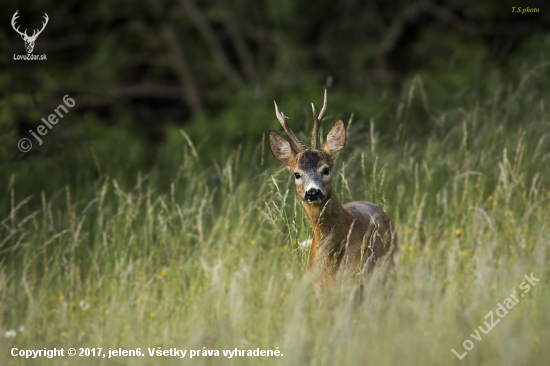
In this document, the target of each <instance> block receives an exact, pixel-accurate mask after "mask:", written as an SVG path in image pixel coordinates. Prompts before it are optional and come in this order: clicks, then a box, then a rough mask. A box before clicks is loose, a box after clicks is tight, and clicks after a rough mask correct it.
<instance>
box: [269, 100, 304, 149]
mask: <svg viewBox="0 0 550 366" xmlns="http://www.w3.org/2000/svg"><path fill="white" fill-rule="evenodd" d="M273 104H275V114H276V115H277V119H278V120H279V122H280V123H281V126H283V128H284V130H285V132H286V134H287V135H288V137H290V140H291V141H292V143H293V144H294V145H295V146H296V148H297V149H298V151H302V150H304V149H306V146H305V145H304V144H302V143H301V142H300V140H298V138H297V137H296V135H295V134H294V132H292V130H291V129H290V127H288V123H286V118H287V117H285V115H284V114H283V113H282V112H279V107H278V106H277V102H276V101H273Z"/></svg>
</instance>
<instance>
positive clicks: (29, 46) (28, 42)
mask: <svg viewBox="0 0 550 366" xmlns="http://www.w3.org/2000/svg"><path fill="white" fill-rule="evenodd" d="M18 12H19V10H17V11H16V12H15V14H13V17H12V18H11V26H12V27H13V29H14V30H15V31H16V32H17V33H19V34H20V35H21V38H23V41H25V49H26V50H27V53H32V50H33V49H34V43H35V42H36V38H38V36H39V35H40V33H42V31H43V30H44V28H46V24H48V20H49V18H48V14H46V13H44V20H45V22H42V29H40V30H39V31H37V30H36V29H35V30H34V32H33V34H32V36H30V37H29V35H28V34H27V30H26V29H25V31H24V32H21V31H19V27H17V28H16V27H15V20H16V19H17V18H18V17H19V15H17V13H18Z"/></svg>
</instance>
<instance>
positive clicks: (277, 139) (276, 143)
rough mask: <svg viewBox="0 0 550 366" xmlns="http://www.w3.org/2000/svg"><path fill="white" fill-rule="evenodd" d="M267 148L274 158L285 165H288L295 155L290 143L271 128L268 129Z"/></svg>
mask: <svg viewBox="0 0 550 366" xmlns="http://www.w3.org/2000/svg"><path fill="white" fill-rule="evenodd" d="M269 148H270V149H271V153H272V154H273V156H274V157H275V159H277V160H279V162H281V163H282V164H284V165H286V166H290V165H291V164H292V160H294V158H295V157H296V152H295V151H294V149H292V147H291V146H290V143H289V142H288V141H287V140H285V139H284V138H282V137H281V135H279V134H278V133H277V132H275V131H273V130H271V131H269Z"/></svg>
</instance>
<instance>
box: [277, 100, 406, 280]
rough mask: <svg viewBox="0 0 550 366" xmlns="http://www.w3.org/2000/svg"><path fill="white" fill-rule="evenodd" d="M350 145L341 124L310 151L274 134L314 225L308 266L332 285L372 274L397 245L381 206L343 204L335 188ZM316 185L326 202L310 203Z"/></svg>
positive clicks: (363, 202) (280, 152) (278, 158)
mask: <svg viewBox="0 0 550 366" xmlns="http://www.w3.org/2000/svg"><path fill="white" fill-rule="evenodd" d="M276 113H277V114H278V113H279V112H278V109H277V108H276ZM314 116H315V112H314ZM278 117H279V115H278ZM283 118H284V117H283ZM281 123H282V122H281ZM286 127H287V128H288V126H286ZM314 138H316V137H315V136H312V141H314ZM293 142H295V145H297V146H298V147H300V144H298V143H296V141H293ZM345 142H346V130H345V127H344V123H343V122H342V121H341V120H340V121H338V122H336V123H335V124H334V126H333V127H332V128H331V130H330V132H329V133H328V136H327V139H326V141H325V143H324V144H323V146H322V148H321V149H320V150H317V149H306V148H305V147H304V148H301V149H300V151H298V152H297V151H295V150H294V149H293V148H292V147H291V146H290V144H289V142H288V141H286V140H285V139H284V138H282V137H281V136H280V135H279V134H278V133H276V132H275V131H270V133H269V146H270V148H271V152H272V154H273V156H275V158H276V159H277V160H279V161H280V162H281V163H283V164H285V165H286V166H287V167H288V169H289V170H290V172H291V173H293V174H295V175H297V176H296V179H295V183H296V192H297V193H298V195H299V196H300V198H301V199H302V202H303V205H304V208H305V210H306V213H307V215H308V217H309V219H310V221H311V225H312V227H313V242H312V244H311V250H310V253H309V262H308V268H309V269H310V270H319V271H320V272H321V275H322V278H323V280H322V281H323V283H324V284H325V285H327V286H330V284H331V283H332V282H333V281H334V279H336V278H338V279H345V278H350V277H354V276H356V275H358V274H364V273H367V272H369V271H370V270H371V269H372V268H373V266H374V264H375V263H376V262H377V260H379V259H380V258H383V257H384V256H386V255H388V254H392V253H393V251H394V250H395V248H396V247H397V238H396V235H395V232H394V228H393V225H392V222H391V220H390V218H389V217H388V215H387V214H386V213H385V212H384V211H383V210H382V209H381V208H379V207H378V206H376V205H375V204H373V203H370V202H365V201H355V202H349V203H346V204H344V205H341V204H340V201H339V200H338V197H337V196H336V193H335V192H334V190H333V189H332V174H331V173H332V167H333V165H334V160H335V159H336V157H337V156H338V155H339V154H340V152H341V151H342V149H343V148H344V145H345ZM327 171H328V172H329V174H327ZM310 187H314V188H315V189H319V191H320V192H322V198H320V199H319V200H317V201H313V202H310V201H308V200H306V198H305V196H306V192H307V190H308V189H311V188H310Z"/></svg>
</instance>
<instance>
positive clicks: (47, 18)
mask: <svg viewBox="0 0 550 366" xmlns="http://www.w3.org/2000/svg"><path fill="white" fill-rule="evenodd" d="M43 17H44V20H45V22H42V29H40V30H39V31H38V33H37V34H36V36H37V37H38V35H39V34H40V33H42V31H43V30H44V28H46V25H47V24H48V20H50V18H49V17H48V14H46V13H44V15H43Z"/></svg>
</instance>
